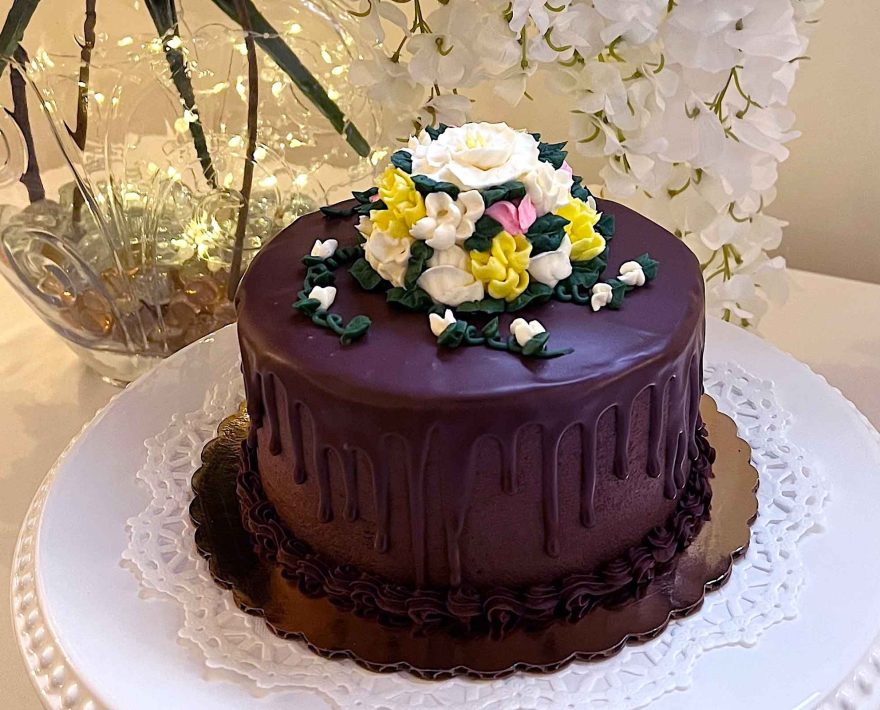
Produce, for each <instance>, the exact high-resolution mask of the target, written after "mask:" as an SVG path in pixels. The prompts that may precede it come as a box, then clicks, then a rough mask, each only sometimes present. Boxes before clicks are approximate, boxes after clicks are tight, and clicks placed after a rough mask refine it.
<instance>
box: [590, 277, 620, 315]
mask: <svg viewBox="0 0 880 710" xmlns="http://www.w3.org/2000/svg"><path fill="white" fill-rule="evenodd" d="M590 293H591V294H592V295H591V296H590V306H591V307H592V308H593V310H594V311H598V310H599V309H600V308H605V306H607V305H608V304H609V303H611V299H612V298H613V296H614V294H613V293H612V290H611V286H609V285H608V284H606V283H597V284H596V285H595V286H593V289H592V291H591V292H590Z"/></svg>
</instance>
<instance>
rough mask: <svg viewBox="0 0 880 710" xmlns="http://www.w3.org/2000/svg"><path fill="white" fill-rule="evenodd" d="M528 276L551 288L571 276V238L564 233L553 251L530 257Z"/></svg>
mask: <svg viewBox="0 0 880 710" xmlns="http://www.w3.org/2000/svg"><path fill="white" fill-rule="evenodd" d="M529 276H530V277H531V278H532V279H533V280H535V281H538V282H539V283H542V284H546V285H547V286H550V287H551V288H552V287H553V286H555V285H556V284H558V283H559V282H560V281H562V279H566V278H568V277H569V276H571V239H569V237H568V235H567V234H566V235H565V236H564V237H563V238H562V242H561V243H560V244H559V248H557V249H556V250H555V251H547V252H544V253H543V254H538V255H537V256H533V257H531V259H530V260H529Z"/></svg>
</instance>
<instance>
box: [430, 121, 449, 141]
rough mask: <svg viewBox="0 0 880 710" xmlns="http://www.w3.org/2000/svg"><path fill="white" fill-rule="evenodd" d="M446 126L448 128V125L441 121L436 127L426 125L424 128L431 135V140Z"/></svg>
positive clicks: (438, 135) (435, 138)
mask: <svg viewBox="0 0 880 710" xmlns="http://www.w3.org/2000/svg"><path fill="white" fill-rule="evenodd" d="M447 128H449V126H447V125H446V124H445V123H441V124H439V125H438V126H437V127H434V126H428V127H427V128H425V133H427V134H428V135H429V136H431V140H432V141H435V140H437V138H439V137H440V134H441V133H443V132H444V131H445V130H446V129H447Z"/></svg>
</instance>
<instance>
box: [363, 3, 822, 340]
mask: <svg viewBox="0 0 880 710" xmlns="http://www.w3.org/2000/svg"><path fill="white" fill-rule="evenodd" d="M357 2H358V3H359V5H357V6H355V9H354V11H353V15H354V16H355V17H356V18H360V23H359V24H360V25H361V26H362V27H363V38H364V40H365V42H366V43H367V44H369V51H367V52H364V53H363V55H364V56H363V57H362V58H361V59H358V60H356V61H355V62H354V63H353V65H352V68H351V73H350V77H351V79H352V81H353V82H354V83H356V84H358V85H361V86H364V87H366V89H367V91H368V93H369V95H370V96H372V97H373V98H374V99H375V100H376V101H378V102H379V103H381V109H382V115H383V130H384V132H385V135H384V143H385V144H386V146H387V147H389V148H390V147H392V146H395V145H396V144H398V143H399V141H400V140H401V139H402V137H403V136H406V135H408V134H409V133H412V132H413V131H414V130H415V131H418V129H419V128H421V127H424V126H437V125H438V124H440V123H447V124H450V125H458V124H461V123H464V122H465V121H466V120H472V118H471V116H470V113H471V112H473V111H474V109H475V108H479V107H478V106H475V105H474V104H473V103H472V102H471V101H470V99H469V97H468V91H469V90H470V89H471V88H473V87H475V86H477V85H480V84H486V85H489V86H491V88H492V91H493V93H494V94H495V95H496V96H498V97H500V98H501V99H503V100H505V101H508V102H510V103H514V104H515V103H517V102H521V101H527V100H529V97H530V87H531V88H532V89H533V88H534V87H536V86H538V85H542V86H546V87H547V88H548V89H549V90H550V91H553V92H555V93H557V94H558V95H559V98H558V100H557V101H556V102H555V103H554V105H553V106H552V107H548V108H547V112H548V114H549V113H550V112H551V111H553V112H559V111H568V112H570V121H569V126H570V130H569V135H568V136H567V138H568V140H569V150H570V151H571V152H570V155H569V162H573V163H574V164H575V166H576V164H577V160H578V157H579V155H580V156H583V157H591V158H599V159H601V160H602V161H603V163H604V164H603V166H602V168H601V170H600V173H599V175H600V177H601V180H602V183H603V184H602V187H601V194H602V195H603V196H607V197H610V198H613V199H618V200H623V201H626V202H627V203H628V204H629V205H630V206H633V207H635V208H637V209H639V210H640V211H641V212H643V213H645V214H646V215H647V216H649V217H651V218H652V219H654V220H655V221H658V222H660V223H661V224H663V225H664V226H665V227H667V228H668V229H669V230H670V231H671V232H673V233H674V234H675V235H676V236H678V237H679V238H681V239H682V240H683V241H685V243H686V244H687V245H688V246H689V247H690V248H691V249H692V250H693V251H694V252H695V253H696V255H697V256H698V258H699V260H700V263H701V265H702V268H703V272H704V275H705V279H706V284H707V303H708V307H709V310H710V312H712V313H714V314H716V315H719V316H721V317H722V318H724V319H726V320H729V321H732V322H736V323H740V324H742V325H752V324H754V323H755V322H756V321H757V320H758V318H760V316H761V314H762V313H763V312H764V311H765V310H766V308H767V305H768V303H769V302H770V301H771V300H773V299H777V298H779V297H781V296H782V295H783V294H784V292H785V288H784V280H783V273H784V261H783V260H782V259H781V258H780V257H773V256H771V254H770V253H769V252H772V250H773V249H775V248H776V247H777V246H778V245H779V239H780V235H781V229H782V227H783V226H784V223H782V222H780V221H779V220H776V219H774V218H772V217H770V216H769V215H767V214H766V213H765V210H766V209H767V208H768V207H769V206H770V205H771V204H772V202H773V200H774V199H775V197H776V191H775V184H776V179H777V174H778V167H779V163H780V162H782V161H783V160H785V159H786V158H787V157H788V149H787V147H786V144H787V143H788V142H789V141H791V140H792V139H793V138H795V137H797V135H798V134H797V133H796V132H795V131H793V130H792V125H793V120H794V117H793V115H792V113H791V111H789V110H788V108H787V104H788V99H789V93H790V91H791V88H792V86H793V84H794V80H795V76H796V73H797V69H798V66H799V65H800V62H801V60H802V59H803V58H804V57H805V55H806V53H807V44H808V39H809V34H810V31H811V28H812V27H813V24H814V22H815V20H816V17H817V14H818V11H819V9H820V7H821V5H822V0H558V2H542V1H541V0H510V1H508V0H481V2H479V3H475V2H441V1H440V0H357ZM511 123H514V124H515V120H514V121H511ZM516 127H517V128H529V129H532V130H540V128H541V126H516ZM453 138H463V142H457V141H453V140H452V139H453ZM546 138H547V139H548V140H551V141H552V140H563V139H564V138H566V136H559V137H556V136H549V135H548V136H546ZM448 140H449V141H450V145H449V146H448V148H449V149H450V150H452V151H454V152H455V153H456V155H457V156H458V155H460V156H461V157H462V161H461V162H458V163H456V171H457V172H459V173H461V174H465V173H467V175H468V177H473V173H474V171H475V169H477V170H480V171H482V170H484V167H483V166H482V165H481V164H480V161H482V159H483V158H484V157H486V156H485V155H478V158H479V160H478V161H473V160H471V157H472V156H470V155H469V154H468V151H469V150H471V149H470V148H469V147H468V145H467V137H466V136H465V137H462V136H450V137H449V138H448ZM414 152H415V153H420V155H419V156H418V162H421V161H422V160H424V161H425V163H424V164H425V165H430V163H431V156H428V155H425V154H424V151H419V150H418V149H416V150H415V151H414ZM490 157H492V158H494V157H497V156H490ZM501 157H502V158H503V159H498V160H490V161H489V163H488V164H487V165H486V168H485V172H486V173H487V174H488V173H492V172H493V170H494V172H495V173H497V174H498V175H502V176H503V175H504V174H505V171H506V167H507V162H508V158H509V160H510V161H511V162H519V161H521V160H524V159H528V160H532V159H533V157H532V156H531V155H528V154H526V153H525V152H524V153H522V154H521V155H514V156H507V157H505V156H501ZM456 171H453V174H451V175H449V176H443V177H442V179H445V180H449V181H451V182H456V176H455V172H456ZM416 172H418V171H416ZM487 176H488V175H487ZM546 177H547V178H549V177H550V176H549V174H548V175H547V176H546ZM560 177H561V176H560ZM545 187H546V188H547V189H546V190H545V189H544V188H545ZM553 187H554V185H553V184H552V183H549V182H545V183H543V184H541V185H539V186H532V191H531V192H532V193H533V194H534V195H535V197H536V198H537V199H542V198H544V197H546V199H547V201H548V202H549V200H550V199H551V197H552V192H553ZM533 201H534V198H533ZM377 246H378V245H377ZM383 246H386V245H383ZM388 246H390V245H388ZM400 246H401V245H398V247H400ZM400 251H401V252H403V251H404V250H403V249H401V250H400ZM401 256H402V253H401ZM661 269H662V266H661ZM443 281H444V282H446V281H447V278H446V277H444V279H443ZM438 282H439V279H438ZM603 298H604V297H603Z"/></svg>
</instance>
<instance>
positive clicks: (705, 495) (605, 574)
mask: <svg viewBox="0 0 880 710" xmlns="http://www.w3.org/2000/svg"><path fill="white" fill-rule="evenodd" d="M692 412H693V410H691V413H692ZM696 425H697V426H696V430H695V432H696V433H695V437H694V439H693V441H694V447H693V448H694V451H695V455H693V456H689V455H688V454H689V453H690V452H689V451H688V448H689V447H688V445H687V444H686V443H685V441H684V439H685V437H684V436H681V437H677V441H676V442H675V446H676V447H677V454H678V455H680V456H681V457H682V458H685V457H687V459H688V460H689V461H690V466H688V467H687V468H688V471H689V473H688V475H687V477H686V481H684V482H683V485H684V488H683V490H681V491H680V492H679V495H678V500H677V504H676V507H675V509H674V512H673V514H672V515H671V516H670V518H669V520H668V521H667V522H666V524H665V525H662V526H659V527H656V528H654V529H653V530H651V531H650V532H649V533H648V534H647V535H646V536H645V538H644V539H643V540H642V541H641V542H640V543H639V544H638V545H636V546H634V547H632V548H631V549H630V550H629V551H628V552H626V553H624V554H623V555H620V556H619V557H617V558H615V559H613V560H610V561H609V562H607V563H606V564H604V565H602V566H601V567H599V568H598V569H597V570H596V571H593V572H590V573H583V574H570V575H567V576H565V577H562V578H561V579H558V580H556V581H555V582H553V583H550V584H540V585H533V586H529V587H524V588H519V589H513V588H507V587H495V588H491V589H485V590H477V589H474V588H472V587H470V586H469V585H467V584H453V585H452V586H450V587H447V588H435V589H424V588H412V587H406V586H403V585H398V584H392V583H390V582H388V581H387V580H385V579H383V578H381V577H379V576H378V575H373V574H370V573H367V572H364V571H362V570H359V569H357V568H356V567H354V566H351V565H334V564H332V563H330V562H329V561H327V560H325V559H323V558H322V557H321V556H320V555H318V554H316V553H315V552H314V551H313V550H312V549H311V548H310V547H309V546H308V545H307V544H306V543H304V542H303V541H301V540H299V539H297V538H296V537H295V536H294V535H292V534H291V533H290V532H289V531H288V530H286V529H285V527H284V526H283V524H282V523H281V521H280V520H279V518H278V514H277V512H276V511H275V508H274V507H273V506H272V504H271V503H270V502H269V501H268V500H267V499H266V496H265V493H264V491H263V487H262V483H261V481H260V476H259V473H258V472H257V462H256V455H255V452H254V449H253V448H252V446H251V445H250V444H249V443H248V442H244V443H243V444H242V466H241V468H240V472H239V476H238V481H237V494H238V499H239V504H240V506H241V511H242V518H243V521H244V525H245V528H246V529H247V530H248V531H249V532H250V533H251V534H252V535H253V538H254V545H255V548H256V550H257V551H258V552H259V553H260V554H263V555H265V556H266V557H268V558H269V559H271V560H272V561H274V562H276V563H277V564H279V565H281V567H282V569H283V574H284V576H285V577H286V578H288V579H290V580H291V581H294V582H295V583H296V584H297V585H298V587H299V589H300V591H302V592H303V593H304V594H306V595H308V596H312V597H319V596H326V597H327V598H328V599H329V601H330V602H332V603H333V604H334V605H335V606H336V607H338V608H339V609H342V610H344V611H349V612H353V613H355V614H357V615H359V616H364V617H367V618H374V619H376V620H377V621H378V622H379V623H381V624H384V625H387V626H392V627H411V628H413V629H415V630H418V631H428V630H433V629H436V628H443V629H446V630H450V631H452V632H461V633H476V634H486V633H488V634H491V635H492V636H494V637H501V636H503V635H504V634H506V633H509V632H510V631H512V630H513V629H515V628H519V627H524V628H529V629H531V628H540V627H542V626H545V625H547V624H549V623H550V622H552V621H554V620H558V619H566V620H568V621H572V622H574V621H577V620H579V619H581V618H582V617H583V616H584V615H585V614H587V613H588V612H589V611H590V610H591V609H593V608H595V607H596V606H599V605H603V606H614V605H616V604H619V603H623V602H625V601H627V600H629V599H632V598H634V597H637V596H638V595H639V594H640V593H643V592H644V590H645V587H646V586H647V585H648V583H649V582H650V581H651V580H652V579H654V577H655V576H657V575H658V574H661V573H662V572H663V571H665V569H666V568H667V566H668V564H669V563H670V561H671V560H672V559H673V558H674V557H675V555H676V553H678V552H680V551H681V550H683V549H684V548H685V547H687V546H688V544H689V543H690V542H691V541H692V540H693V539H694V537H695V536H696V534H697V533H698V532H699V531H700V528H701V527H702V524H703V522H704V521H705V520H707V519H708V517H709V510H710V506H711V498H712V490H711V485H710V478H711V476H712V463H713V462H714V460H715V451H714V449H712V447H711V446H710V445H709V442H708V438H707V432H706V429H705V427H704V426H703V425H702V423H701V422H700V420H699V415H698V414H697V415H696ZM589 440H590V439H587V441H589ZM590 451H591V447H590V446H585V447H584V452H585V453H584V456H585V458H588V457H589V456H590ZM675 458H678V456H676V457H675ZM417 463H418V462H417V461H415V460H413V461H412V462H411V465H410V467H409V468H410V471H411V472H413V473H414V475H418V474H417V472H418V471H419V470H421V468H422V467H421V466H418V465H416V464H417ZM584 463H585V464H586V463H588V462H587V461H586V460H585V462H584ZM592 470H594V469H592V468H590V467H588V466H586V465H585V466H584V471H592ZM381 476H382V474H381V473H380V478H381ZM380 483H381V481H380ZM380 487H381V486H377V489H378V488H380ZM414 503H415V504H416V505H418V504H419V503H418V501H414ZM552 512H553V511H552V510H551V511H549V513H548V511H545V514H551V515H552ZM379 543H380V537H379V536H377V544H379ZM551 543H552V539H551V541H550V543H548V545H549V546H550V547H551V548H552V544H551ZM386 544H387V540H386ZM548 552H549V550H548Z"/></svg>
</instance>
